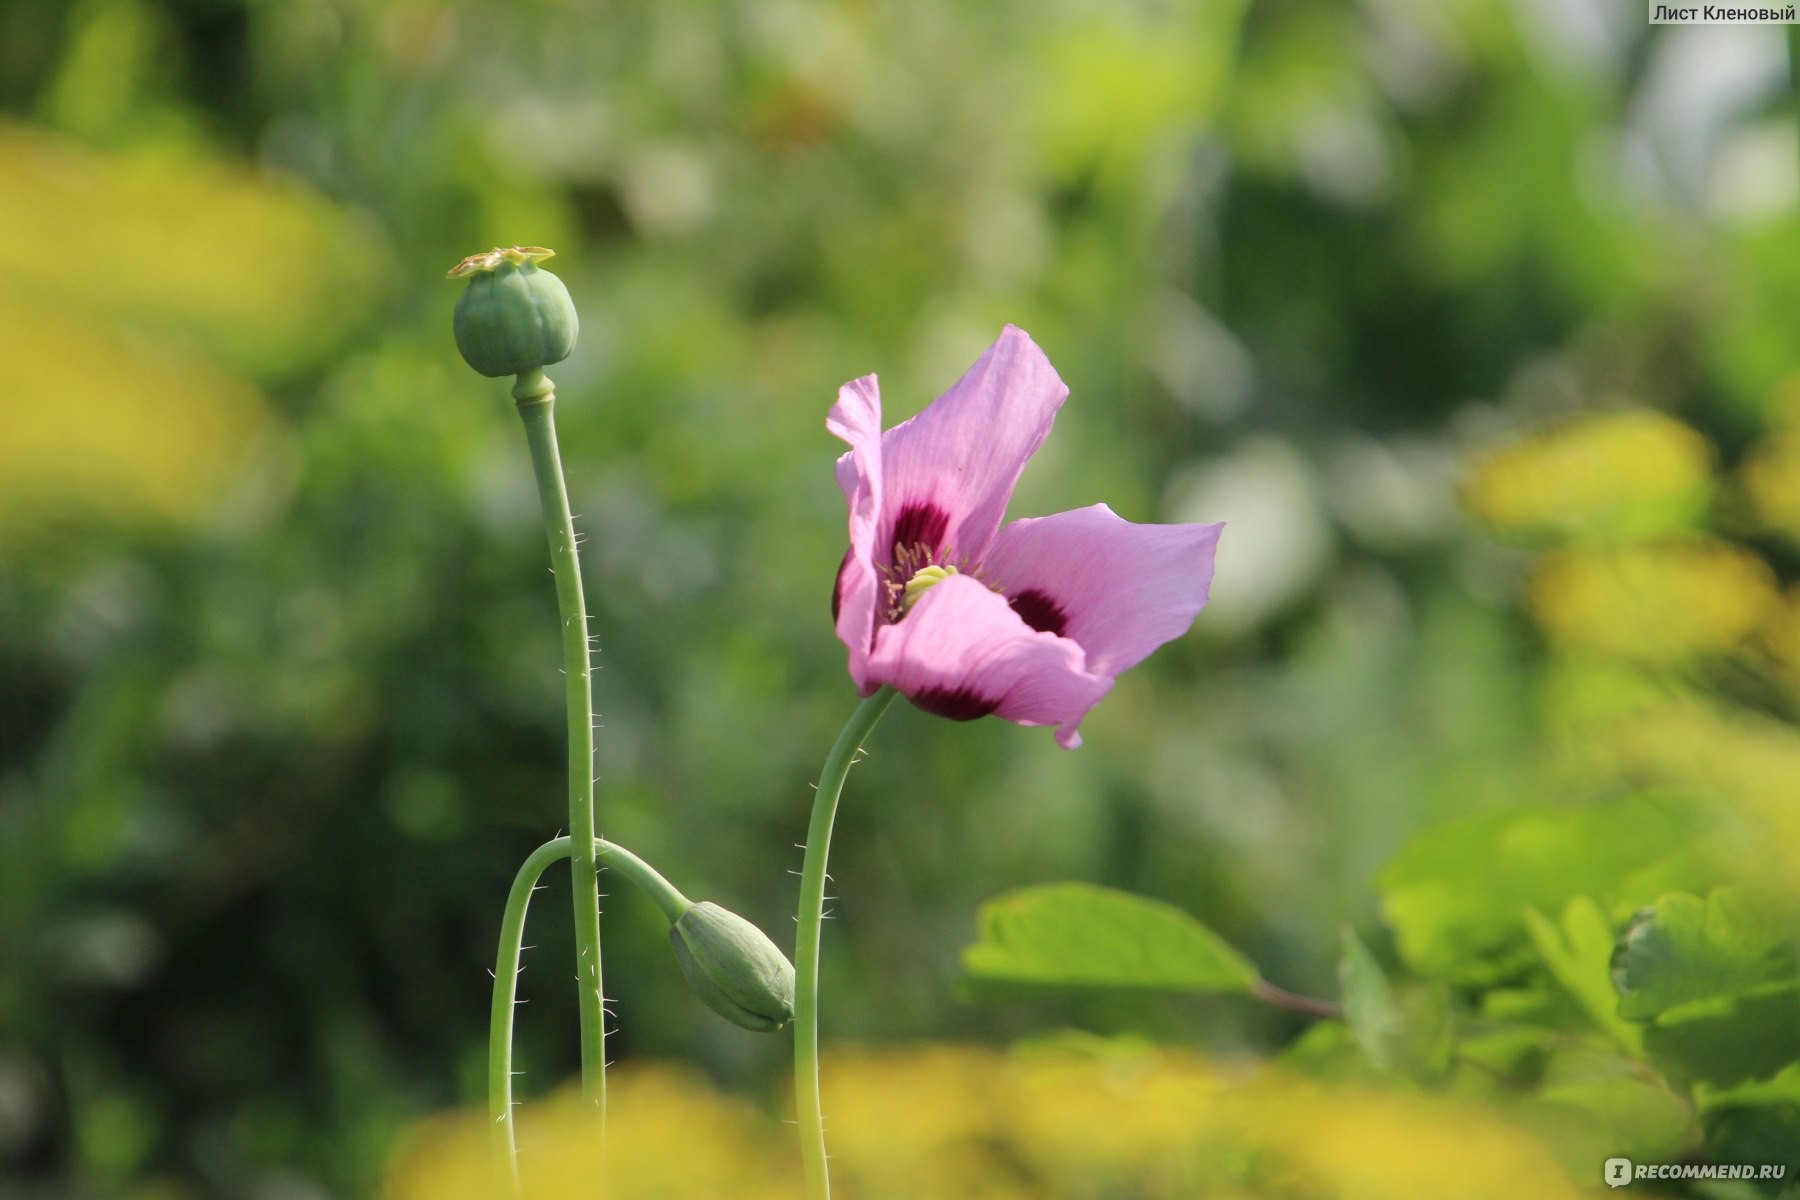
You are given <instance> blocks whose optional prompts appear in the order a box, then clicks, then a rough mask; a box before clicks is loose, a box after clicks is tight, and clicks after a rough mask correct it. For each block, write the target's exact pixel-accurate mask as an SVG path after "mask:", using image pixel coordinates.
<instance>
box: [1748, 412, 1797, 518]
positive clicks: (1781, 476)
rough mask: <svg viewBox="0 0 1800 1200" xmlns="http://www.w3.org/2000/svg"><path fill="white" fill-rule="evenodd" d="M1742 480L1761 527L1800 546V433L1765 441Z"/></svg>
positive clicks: (1757, 450) (1786, 433) (1751, 455)
mask: <svg viewBox="0 0 1800 1200" xmlns="http://www.w3.org/2000/svg"><path fill="white" fill-rule="evenodd" d="M1742 477H1743V481H1744V491H1745V493H1746V494H1747V495H1748V496H1749V499H1750V506H1751V509H1752V511H1753V512H1754V513H1755V514H1756V518H1757V521H1758V523H1759V524H1760V525H1761V527H1762V528H1764V529H1767V530H1769V531H1770V532H1772V533H1778V534H1780V535H1781V536H1783V537H1785V538H1787V539H1788V540H1789V541H1791V542H1796V543H1800V433H1794V432H1788V431H1783V432H1780V433H1776V434H1772V435H1771V436H1769V437H1768V438H1767V439H1765V440H1764V441H1763V442H1762V444H1760V445H1759V446H1757V447H1756V449H1755V450H1753V451H1751V453H1750V457H1749V458H1748V459H1747V460H1746V461H1745V463H1744V467H1743V476H1742Z"/></svg>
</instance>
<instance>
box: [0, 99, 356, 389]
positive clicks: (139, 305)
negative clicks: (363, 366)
mask: <svg viewBox="0 0 1800 1200" xmlns="http://www.w3.org/2000/svg"><path fill="white" fill-rule="evenodd" d="M0 228H5V229H12V230H18V231H27V232H26V234H25V236H20V237H14V238H7V239H4V240H0V273H4V275H5V276H6V278H7V280H8V283H9V287H8V294H9V296H10V298H12V299H13V300H14V301H16V302H18V303H21V304H24V305H27V306H35V305H37V304H40V303H42V302H45V301H52V302H55V303H57V304H59V305H61V306H63V307H66V308H67V309H69V310H70V311H73V312H81V313H84V314H86V315H88V316H90V317H92V318H94V319H95V320H96V322H101V323H110V322H117V321H127V322H130V323H133V324H138V325H141V326H143V327H145V328H148V329H152V330H155V331H158V332H176V333H180V334H183V335H185V336H189V337H193V338H196V339H198V340H200V341H201V342H203V343H205V344H206V345H207V346H208V347H210V348H211V349H213V350H215V351H216V352H218V353H220V354H221V355H222V356H224V357H225V358H226V359H227V360H229V361H230V362H232V363H233V365H234V366H236V367H238V368H239V369H241V370H248V371H252V372H263V371H268V372H273V373H280V372H283V371H287V370H292V369H294V368H295V367H298V366H302V365H304V364H305V363H307V362H309V361H311V360H312V359H313V358H315V357H317V356H318V355H319V354H321V353H322V352H324V351H326V350H328V349H329V348H330V347H331V346H332V345H334V344H335V343H336V342H337V341H338V340H339V339H340V338H341V337H342V336H343V335H344V334H345V333H346V332H347V331H349V330H351V329H353V328H355V325H356V323H357V322H358V321H359V320H360V319H361V317H362V315H363V314H365V313H367V312H368V311H369V309H370V308H371V307H372V302H373V300H374V299H375V297H374V296H373V294H372V293H373V287H374V285H375V283H376V281H377V279H378V257H377V256H378V253H379V251H378V249H377V247H376V246H374V245H373V244H371V243H370V241H369V239H368V238H366V237H364V236H362V235H360V234H359V233H358V230H357V226H356V223H354V222H352V221H350V220H349V219H347V218H346V216H345V215H344V214H343V213H341V212H340V211H339V210H337V209H335V208H334V207H332V206H331V205H329V204H327V203H326V202H325V201H323V200H321V199H319V198H317V197H315V196H313V195H311V194H310V193H307V192H305V191H303V190H302V189H300V188H298V187H295V186H291V185H286V184H282V183H279V182H277V181H275V180H273V179H269V178H266V177H264V176H261V175H258V174H256V173H254V172H251V171H247V170H244V169H241V168H234V167H230V166H226V165H223V164H219V163H214V162H209V161H195V160H193V159H191V158H167V157H158V156H153V155H142V156H103V155H99V154H95V153H92V152H90V151H87V150H85V149H82V148H80V147H78V146H76V145H75V144H73V143H71V142H69V141H66V140H64V139H60V138H57V137H55V136H53V135H50V134H47V133H44V132H42V131H39V130H34V129H30V128H27V127H25V126H21V125H15V124H10V123H7V122H4V121H0Z"/></svg>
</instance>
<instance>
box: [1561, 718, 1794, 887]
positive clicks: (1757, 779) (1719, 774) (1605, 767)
mask: <svg viewBox="0 0 1800 1200" xmlns="http://www.w3.org/2000/svg"><path fill="white" fill-rule="evenodd" d="M1574 756H1575V757H1574V761H1573V762H1572V763H1571V764H1569V765H1570V766H1571V768H1572V770H1573V771H1574V772H1575V773H1576V774H1577V775H1578V776H1583V777H1586V778H1587V779H1588V780H1589V781H1590V783H1591V784H1592V785H1594V786H1604V785H1606V784H1609V783H1611V782H1613V781H1616V780H1619V779H1632V780H1637V781H1640V782H1643V783H1650V784H1661V785H1665V786H1676V787H1681V788H1685V789H1697V790H1699V791H1701V792H1703V793H1704V794H1706V795H1708V796H1710V797H1711V798H1713V799H1716V800H1717V801H1719V803H1720V805H1721V809H1722V811H1723V812H1724V813H1725V814H1729V817H1730V818H1732V819H1734V820H1735V822H1736V828H1735V830H1727V831H1726V832H1727V833H1733V832H1734V833H1735V836H1733V837H1731V838H1730V841H1729V847H1730V850H1731V852H1732V861H1731V867H1732V869H1733V874H1734V877H1735V878H1737V879H1739V880H1741V881H1744V882H1748V883H1758V884H1768V885H1772V886H1773V887H1774V888H1775V889H1777V890H1778V891H1780V892H1781V893H1783V894H1785V895H1787V896H1789V897H1793V896H1794V895H1795V894H1796V893H1795V885H1794V883H1793V882H1792V881H1793V880H1796V879H1800V806H1796V805H1795V803H1794V796H1795V789H1796V786H1797V784H1796V781H1800V730H1797V729H1795V728H1794V727H1793V726H1792V725H1790V724H1787V723H1784V722H1781V721H1777V720H1773V719H1770V718H1768V717H1765V716H1760V715H1758V714H1755V713H1751V712H1748V711H1745V710H1743V709H1740V708H1733V707H1727V706H1725V705H1722V704H1719V703H1717V702H1714V701H1710V700H1706V699H1703V698H1701V697H1698V696H1691V695H1690V696H1687V697H1683V698H1680V699H1675V700H1671V701H1669V702H1667V703H1665V704H1662V705H1659V706H1656V707H1654V708H1647V709H1645V710H1643V711H1641V712H1638V713H1634V714H1631V715H1629V716H1625V717H1621V718H1619V719H1617V720H1614V721H1609V722H1603V723H1599V724H1596V725H1595V726H1594V727H1592V728H1590V729H1588V730H1585V731H1583V734H1582V736H1581V737H1580V738H1578V739H1577V741H1576V742H1575V743H1574Z"/></svg>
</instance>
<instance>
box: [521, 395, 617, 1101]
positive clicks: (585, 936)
mask: <svg viewBox="0 0 1800 1200" xmlns="http://www.w3.org/2000/svg"><path fill="white" fill-rule="evenodd" d="M513 398H514V399H515V400H517V401H518V407H519V416H520V418H521V419H522V420H523V421H524V422H525V440H526V442H527V443H528V444H529V445H530V447H531V466H532V470H533V472H534V474H535V475H536V476H537V487H538V500H539V502H540V504H541V506H542V507H543V510H544V531H545V534H546V535H547V536H548V538H549V540H550V569H551V571H552V572H553V573H554V574H555V576H556V606H557V609H558V610H559V612H560V614H561V616H562V645H563V675H564V677H565V680H566V687H567V693H568V694H567V703H568V718H569V840H570V843H571V846H572V850H571V853H570V855H569V873H570V879H571V881H572V883H573V885H574V887H573V890H574V893H575V950H576V959H577V961H576V964H575V979H576V986H577V993H576V996H577V1006H578V1009H579V1011H580V1013H581V1095H582V1098H583V1099H584V1100H586V1101H587V1102H588V1103H589V1104H590V1105H592V1106H593V1107H594V1109H595V1110H596V1111H597V1112H598V1114H599V1118H600V1121H601V1123H602V1124H601V1128H602V1130H604V1128H605V1120H606V1007H605V1005H606V1000H605V994H604V992H603V990H602V988H603V983H602V980H601V975H600V878H599V876H598V874H596V870H595V860H594V698H593V691H592V674H591V667H590V663H589V646H588V631H587V602H586V600H585V599H584V598H583V596H582V592H581V562H580V559H579V558H578V557H577V556H576V553H575V519H574V517H573V516H572V515H571V514H570V512H569V492H568V488H567V486H566V485H565V484H564V483H563V471H562V458H561V456H560V454H559V453H558V452H557V448H556V423H555V420H554V419H553V418H552V416H551V410H552V409H553V408H554V407H555V405H556V392H555V391H554V390H553V388H552V385H551V383H550V381H549V380H548V379H546V378H545V377H544V373H543V372H542V371H541V370H534V371H524V372H521V373H520V375H519V378H518V382H517V383H515V384H514V385H513Z"/></svg>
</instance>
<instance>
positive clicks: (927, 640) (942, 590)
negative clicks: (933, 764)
mask: <svg viewBox="0 0 1800 1200" xmlns="http://www.w3.org/2000/svg"><path fill="white" fill-rule="evenodd" d="M868 677H869V679H870V680H871V681H873V682H874V683H877V684H891V685H892V686H893V687H895V688H896V689H898V690H899V691H900V692H901V693H902V694H904V695H905V696H906V697H907V699H909V700H911V701H912V702H913V703H914V704H916V705H918V706H919V707H920V708H922V709H924V710H926V711H927V712H931V713H936V714H937V715H939V716H944V717H950V718H953V719H956V720H972V719H974V718H976V717H983V716H986V715H988V714H989V713H992V714H994V715H995V716H998V717H1001V718H1003V719H1005V720H1008V721H1013V722H1015V723H1017V724H1020V725H1056V726H1058V727H1059V728H1058V729H1057V731H1056V740H1057V742H1058V743H1060V744H1061V745H1062V746H1064V747H1066V748H1068V749H1071V750H1073V749H1074V748H1075V747H1076V746H1079V745H1080V744H1081V735H1080V733H1079V732H1078V730H1079V727H1080V725H1081V719H1082V718H1083V717H1084V716H1086V715H1087V711H1088V710H1089V709H1090V708H1092V707H1094V705H1096V704H1098V703H1099V702H1100V699H1101V697H1103V696H1105V695H1106V693H1107V692H1109V691H1111V690H1112V685H1113V681H1112V680H1111V679H1110V678H1108V677H1106V676H1103V675H1096V674H1093V673H1091V672H1089V671H1087V670H1084V669H1083V667H1082V652H1081V647H1080V646H1078V645H1077V644H1076V643H1074V642H1072V641H1070V640H1069V639H1067V638H1059V637H1056V636H1054V635H1052V634H1048V633H1039V632H1036V631H1035V630H1032V629H1030V628H1028V627H1027V626H1026V624H1025V622H1023V621H1021V620H1020V619H1019V616H1018V614H1017V613H1015V612H1014V611H1013V610H1012V609H1011V608H1010V607H1008V606H1007V603H1006V599H1005V597H1003V596H1000V595H999V594H998V593H996V592H993V591H991V590H989V589H988V588H987V587H985V586H984V585H983V584H982V583H981V582H980V581H978V580H976V579H974V578H972V577H970V576H968V575H952V576H950V577H949V578H948V579H945V580H943V581H942V582H940V583H937V584H934V585H933V586H932V587H930V588H928V589H927V590H926V591H925V592H924V594H923V595H921V596H920V597H919V600H918V603H917V604H915V605H914V606H913V609H912V611H911V612H909V613H908V614H907V615H906V616H905V617H904V618H903V619H901V620H900V621H899V622H898V623H897V624H893V625H884V626H882V627H881V628H880V629H879V630H877V631H876V635H875V649H874V652H873V653H872V654H871V655H870V656H869V663H868Z"/></svg>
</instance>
